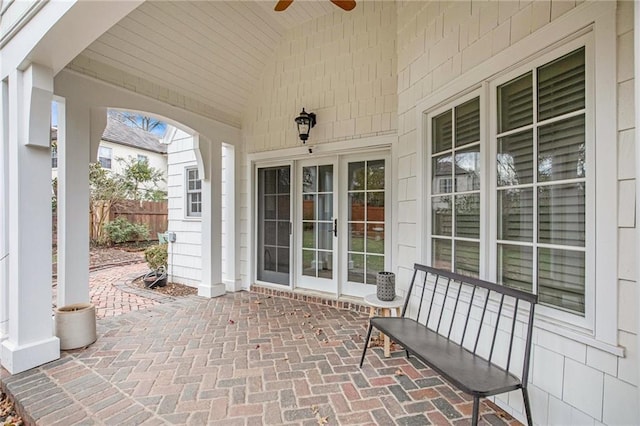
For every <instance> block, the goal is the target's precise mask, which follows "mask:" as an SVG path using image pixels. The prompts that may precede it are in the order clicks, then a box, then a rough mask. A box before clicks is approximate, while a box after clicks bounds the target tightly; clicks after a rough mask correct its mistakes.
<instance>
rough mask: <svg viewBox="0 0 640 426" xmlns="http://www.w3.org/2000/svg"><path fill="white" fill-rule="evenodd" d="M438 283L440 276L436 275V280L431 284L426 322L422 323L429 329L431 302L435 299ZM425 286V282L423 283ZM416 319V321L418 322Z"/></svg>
mask: <svg viewBox="0 0 640 426" xmlns="http://www.w3.org/2000/svg"><path fill="white" fill-rule="evenodd" d="M439 281H440V274H436V280H435V282H434V284H433V291H432V292H431V301H430V302H429V310H428V311H427V320H426V321H425V323H424V325H425V326H426V327H429V319H430V318H431V309H432V308H433V302H434V300H435V298H436V290H437V289H438V282H439ZM425 286H426V281H425ZM422 294H424V289H423V290H422ZM418 318H419V317H418ZM418 318H417V320H418V321H420V320H419V319H418Z"/></svg>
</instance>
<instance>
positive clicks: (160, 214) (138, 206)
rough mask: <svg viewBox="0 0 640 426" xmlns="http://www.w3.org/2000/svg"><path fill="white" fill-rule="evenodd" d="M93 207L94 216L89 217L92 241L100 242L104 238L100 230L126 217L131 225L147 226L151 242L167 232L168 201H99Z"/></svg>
mask: <svg viewBox="0 0 640 426" xmlns="http://www.w3.org/2000/svg"><path fill="white" fill-rule="evenodd" d="M92 207H93V208H92V210H93V214H90V215H89V220H90V224H91V226H90V230H91V239H92V240H99V239H100V237H101V236H102V230H101V229H100V228H101V227H102V226H103V225H104V224H105V223H107V222H112V221H114V220H116V219H117V218H119V217H124V218H125V219H127V220H128V221H129V222H131V223H140V224H144V225H146V226H147V228H149V239H150V240H157V239H158V233H163V232H165V231H166V230H167V225H168V222H167V220H168V217H167V216H168V215H167V212H168V202H167V201H133V200H120V201H118V202H117V203H113V204H112V203H110V202H108V201H98V202H95V203H94V204H93V206H92Z"/></svg>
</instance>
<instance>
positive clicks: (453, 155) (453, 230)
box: [450, 107, 456, 272]
mask: <svg viewBox="0 0 640 426" xmlns="http://www.w3.org/2000/svg"><path fill="white" fill-rule="evenodd" d="M450 194H451V270H452V271H454V272H455V270H456V109H455V107H453V108H451V192H450Z"/></svg>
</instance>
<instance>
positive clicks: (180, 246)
mask: <svg viewBox="0 0 640 426" xmlns="http://www.w3.org/2000/svg"><path fill="white" fill-rule="evenodd" d="M196 165H197V163H196V155H195V152H194V150H193V137H191V136H190V135H189V134H187V133H186V132H184V131H182V130H176V132H175V135H174V137H173V139H172V141H171V143H170V144H169V145H168V182H169V185H168V193H169V196H168V198H169V230H170V231H172V232H175V233H176V242H175V243H172V244H170V251H169V262H170V265H169V273H170V275H171V276H172V279H173V281H174V282H176V283H180V284H186V285H190V286H192V287H197V286H198V284H199V283H200V281H201V278H202V256H201V255H202V245H201V244H202V233H201V231H202V226H201V221H200V219H199V218H187V215H186V200H185V168H187V167H195V166H196Z"/></svg>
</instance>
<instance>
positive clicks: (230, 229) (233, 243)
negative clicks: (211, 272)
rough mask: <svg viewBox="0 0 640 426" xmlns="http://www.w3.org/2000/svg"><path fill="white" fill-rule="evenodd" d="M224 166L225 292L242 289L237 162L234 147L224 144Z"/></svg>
mask: <svg viewBox="0 0 640 426" xmlns="http://www.w3.org/2000/svg"><path fill="white" fill-rule="evenodd" d="M225 149H226V156H225V159H226V162H227V163H226V165H225V167H224V171H225V176H224V179H223V180H224V185H225V191H224V193H225V196H226V200H225V206H226V209H225V212H224V213H225V217H224V222H225V224H226V227H227V229H226V236H227V241H225V249H226V256H225V260H226V265H225V268H226V272H227V275H226V276H225V277H223V281H224V284H225V287H226V289H227V291H239V290H240V289H241V288H242V282H241V280H240V197H239V196H238V194H239V193H240V192H239V191H240V185H239V184H238V182H239V180H238V179H239V173H238V170H239V166H238V164H239V162H238V157H239V156H238V155H237V153H236V147H235V146H233V145H229V144H226V145H225Z"/></svg>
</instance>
